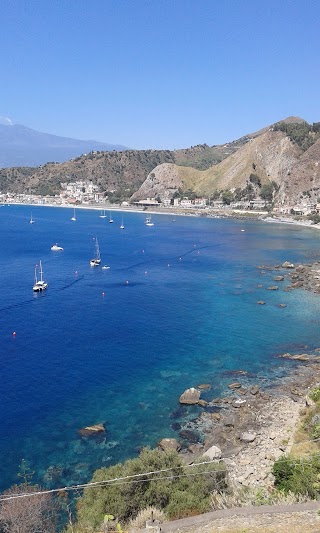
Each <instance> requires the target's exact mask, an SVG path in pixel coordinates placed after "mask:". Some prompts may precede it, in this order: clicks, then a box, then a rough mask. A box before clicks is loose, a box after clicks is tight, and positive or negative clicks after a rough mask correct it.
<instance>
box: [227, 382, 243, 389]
mask: <svg viewBox="0 0 320 533" xmlns="http://www.w3.org/2000/svg"><path fill="white" fill-rule="evenodd" d="M228 387H229V389H232V390H234V389H241V387H242V385H241V383H239V382H238V381H236V382H235V383H230V384H229V385H228Z"/></svg>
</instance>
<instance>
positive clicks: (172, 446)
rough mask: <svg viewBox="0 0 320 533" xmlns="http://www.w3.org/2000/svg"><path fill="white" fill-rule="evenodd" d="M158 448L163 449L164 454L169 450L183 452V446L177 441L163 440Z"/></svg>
mask: <svg viewBox="0 0 320 533" xmlns="http://www.w3.org/2000/svg"><path fill="white" fill-rule="evenodd" d="M158 447H159V448H161V450H163V451H164V452H166V451H168V450H175V451H177V452H178V451H179V450H181V446H180V444H179V442H178V441H177V439H162V440H161V441H160V442H159V443H158Z"/></svg>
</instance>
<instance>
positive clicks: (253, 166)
mask: <svg viewBox="0 0 320 533" xmlns="http://www.w3.org/2000/svg"><path fill="white" fill-rule="evenodd" d="M301 154H302V151H301V149H300V148H299V147H298V146H296V145H294V144H293V143H292V142H291V141H290V140H289V138H288V137H287V136H286V135H285V134H284V133H283V132H281V131H269V130H268V131H264V132H262V134H261V135H259V136H257V137H255V138H251V139H250V140H248V141H247V142H246V143H245V144H243V145H242V146H241V147H240V148H238V150H237V151H236V152H234V153H232V154H231V155H229V156H228V157H227V158H226V159H224V160H223V161H221V162H220V163H218V164H217V165H214V166H212V167H211V168H209V169H207V170H204V171H199V170H196V169H191V168H188V167H182V166H177V165H160V166H159V167H157V168H156V169H154V170H153V171H152V173H151V175H149V176H148V177H147V179H146V181H145V182H144V183H143V185H142V187H141V188H140V189H139V190H138V191H137V193H135V195H134V198H139V199H140V198H144V197H146V195H147V196H154V197H156V196H160V197H161V198H163V197H166V196H168V195H170V194H171V192H172V191H173V192H175V190H177V189H178V188H180V189H182V190H185V191H186V190H188V189H192V190H194V191H195V192H196V193H197V194H198V195H206V196H208V195H210V194H212V192H213V191H215V190H226V189H228V190H230V189H231V190H232V189H235V188H245V187H246V184H247V183H248V180H249V178H250V175H251V174H256V175H257V176H259V178H260V180H261V183H262V184H263V183H267V182H268V181H275V182H276V183H277V184H279V185H280V184H281V183H282V181H283V180H284V179H285V178H286V177H287V176H288V175H289V174H290V173H291V172H292V171H293V169H294V168H295V166H296V165H297V163H298V161H299V157H300V156H301Z"/></svg>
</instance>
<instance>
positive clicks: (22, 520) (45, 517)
mask: <svg viewBox="0 0 320 533" xmlns="http://www.w3.org/2000/svg"><path fill="white" fill-rule="evenodd" d="M40 490H41V489H40V488H39V487H38V485H29V484H28V483H22V484H21V485H14V486H13V487H11V488H10V489H8V490H6V491H5V492H3V493H2V494H1V502H0V531H1V533H55V531H56V522H57V506H56V503H55V501H54V500H53V499H52V497H51V496H50V495H49V494H41V493H40V494H38V492H39V491H40ZM32 493H35V495H34V496H26V497H19V498H12V497H13V496H16V495H20V496H21V495H25V494H32ZM2 498H8V499H7V500H5V499H2ZM9 498H12V499H9Z"/></svg>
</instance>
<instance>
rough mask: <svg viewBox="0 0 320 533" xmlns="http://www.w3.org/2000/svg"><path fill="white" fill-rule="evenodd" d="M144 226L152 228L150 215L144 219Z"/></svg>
mask: <svg viewBox="0 0 320 533" xmlns="http://www.w3.org/2000/svg"><path fill="white" fill-rule="evenodd" d="M146 226H154V223H153V222H152V220H151V215H150V216H149V217H147V218H146Z"/></svg>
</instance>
